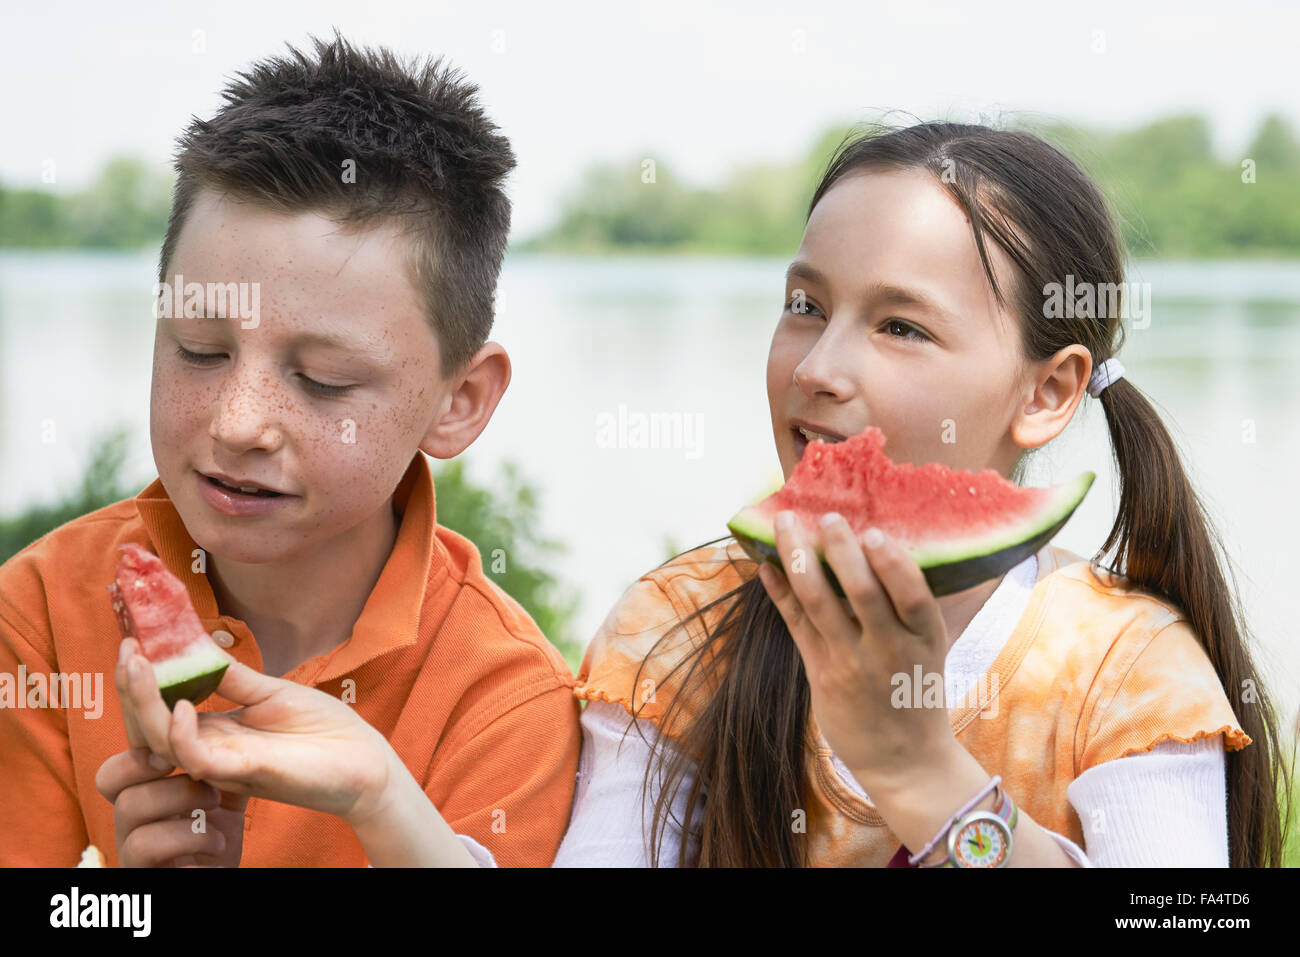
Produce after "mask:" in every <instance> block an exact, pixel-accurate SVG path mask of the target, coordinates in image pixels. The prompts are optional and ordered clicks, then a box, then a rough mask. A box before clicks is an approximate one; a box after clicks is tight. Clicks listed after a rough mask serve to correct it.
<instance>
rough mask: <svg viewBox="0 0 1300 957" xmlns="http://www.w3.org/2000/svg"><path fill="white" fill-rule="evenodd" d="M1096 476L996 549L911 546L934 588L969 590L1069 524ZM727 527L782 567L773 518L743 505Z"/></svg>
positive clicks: (757, 556)
mask: <svg viewBox="0 0 1300 957" xmlns="http://www.w3.org/2000/svg"><path fill="white" fill-rule="evenodd" d="M1095 479H1096V473H1094V472H1084V473H1082V474H1081V475H1080V476H1079V477H1078V478H1076V479H1075V480H1074V481H1072V482H1070V483H1068V484H1066V485H1061V486H1058V487H1059V488H1060V490H1061V494H1060V495H1059V496H1058V498H1057V502H1056V505H1055V507H1053V508H1050V509H1046V510H1044V511H1042V512H1040V513H1039V514H1038V515H1037V516H1035V521H1034V522H1032V523H1030V525H1029V528H1028V529H1025V528H1023V527H1021V530H1020V531H1019V532H1018V533H1014V534H1012V533H1009V534H1005V535H999V536H995V537H994V538H992V539H991V540H990V541H989V542H988V547H989V548H991V549H992V550H991V551H978V552H972V551H970V549H969V548H967V549H965V550H964V551H963V550H960V549H957V548H955V547H953V548H949V549H944V548H942V547H939V548H929V549H916V550H913V551H912V552H910V554H911V555H912V557H913V559H915V560H916V563H917V565H919V566H920V567H921V571H922V573H923V574H924V575H925V580H926V583H927V584H928V585H929V586H930V591H931V593H932V594H934V595H935V596H936V597H941V596H943V595H951V594H953V593H955V592H959V591H965V590H966V589H967V588H973V587H974V586H976V585H978V584H980V583H982V582H986V581H988V580H989V579H990V578H996V577H997V576H999V575H1002V574H1005V573H1006V572H1008V571H1010V570H1011V569H1012V568H1015V567H1016V566H1017V565H1019V564H1020V563H1021V562H1022V561H1024V560H1025V559H1026V558H1028V557H1029V556H1030V555H1033V554H1035V553H1036V552H1037V551H1038V550H1039V549H1040V548H1042V547H1043V546H1044V545H1046V544H1047V543H1048V542H1049V541H1051V540H1052V538H1053V537H1055V535H1056V533H1057V532H1059V531H1060V530H1061V529H1062V528H1064V527H1065V523H1066V522H1068V521H1069V520H1070V516H1071V515H1073V514H1074V511H1075V509H1077V508H1078V507H1079V504H1080V503H1081V502H1082V501H1083V498H1084V496H1085V495H1087V494H1088V490H1089V489H1090V488H1091V487H1092V483H1093V481H1094V480H1095ZM1045 523H1050V524H1045ZM727 528H728V529H730V530H731V533H732V534H733V535H735V537H736V541H737V542H738V543H739V544H740V547H741V548H742V549H744V551H745V553H746V554H747V555H748V556H749V557H750V558H751V559H753V560H754V561H756V562H764V561H765V562H769V563H771V564H773V565H775V566H776V567H778V568H782V564H781V558H780V555H779V554H778V553H777V550H776V543H775V532H774V529H773V528H772V523H771V521H770V520H768V519H765V518H762V517H760V516H758V515H756V514H754V512H753V507H752V506H746V508H744V509H742V510H741V511H740V512H739V513H738V514H737V515H736V517H735V518H733V519H732V520H731V521H730V522H728V523H727ZM1013 528H1015V527H1014V526H1013ZM817 557H818V558H819V559H821V565H822V571H823V573H825V574H826V577H827V580H828V582H829V583H830V586H831V588H832V589H833V590H834V591H835V592H836V594H839V595H843V594H844V589H843V588H842V587H841V586H840V583H839V581H838V580H836V578H835V575H834V573H833V572H832V571H831V568H830V566H829V565H828V564H827V563H826V561H825V559H824V558H823V556H822V554H821V551H820V549H819V550H818V552H817Z"/></svg>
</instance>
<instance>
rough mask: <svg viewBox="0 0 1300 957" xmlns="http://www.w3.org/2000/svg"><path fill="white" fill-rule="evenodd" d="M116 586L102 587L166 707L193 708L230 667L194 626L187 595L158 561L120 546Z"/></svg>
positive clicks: (196, 624) (196, 621) (142, 551)
mask: <svg viewBox="0 0 1300 957" xmlns="http://www.w3.org/2000/svg"><path fill="white" fill-rule="evenodd" d="M118 548H119V550H120V551H121V552H122V557H121V558H120V559H119V561H118V565H117V572H116V575H115V579H116V580H115V581H114V582H113V584H111V585H106V586H105V587H106V588H107V589H108V593H109V596H110V597H111V598H112V602H113V612H114V614H116V615H117V627H118V630H119V631H121V633H122V637H123V638H134V639H135V640H136V641H138V642H140V650H141V651H142V652H143V653H144V656H145V657H146V658H148V659H149V662H150V664H152V665H153V672H154V676H155V677H156V678H157V679H158V691H159V692H160V693H161V694H162V699H163V701H166V702H167V707H169V708H172V707H175V705H176V702H177V701H179V700H181V698H186V699H188V700H190V701H192V702H194V703H195V704H198V703H199V702H200V701H202V700H203V699H204V698H206V697H207V696H208V695H210V694H212V692H214V691H216V690H217V686H218V685H219V684H221V677H222V675H224V674H225V673H226V669H227V668H228V667H229V666H230V661H229V659H227V658H226V656H225V655H224V654H223V653H222V651H221V649H220V648H219V647H218V646H217V643H216V642H215V641H213V640H212V636H211V635H209V634H208V633H207V631H206V630H205V629H204V627H203V623H202V622H201V621H199V616H198V614H197V613H196V612H195V611H194V606H193V605H192V604H191V603H190V596H189V592H187V591H186V590H185V585H184V584H183V583H182V582H181V580H180V579H179V578H177V577H176V576H175V575H173V574H172V573H171V572H170V571H168V570H167V566H166V565H164V564H163V563H162V560H161V559H159V558H158V556H157V555H154V554H153V553H152V552H149V551H147V550H145V549H144V548H142V547H141V546H139V545H137V544H136V543H134V542H128V543H127V544H125V545H119V546H118Z"/></svg>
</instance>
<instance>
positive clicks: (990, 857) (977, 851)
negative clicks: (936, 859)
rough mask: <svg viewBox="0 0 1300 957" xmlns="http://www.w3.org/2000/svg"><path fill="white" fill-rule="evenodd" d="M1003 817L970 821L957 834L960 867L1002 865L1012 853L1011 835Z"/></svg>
mask: <svg viewBox="0 0 1300 957" xmlns="http://www.w3.org/2000/svg"><path fill="white" fill-rule="evenodd" d="M1005 828H1006V825H1005V824H1003V823H1002V821H1001V819H998V820H990V819H989V818H979V819H976V820H974V821H971V822H969V823H968V824H966V825H965V826H963V827H962V828H961V830H959V831H958V832H957V834H956V838H957V839H956V841H955V845H956V846H955V847H954V848H953V850H954V852H955V853H956V856H957V866H958V867H1001V866H1002V865H1003V863H1005V861H1006V859H1007V855H1008V854H1010V853H1011V843H1010V841H1008V840H1007V838H1008V837H1009V836H1010V835H1009V834H1008V833H1007V831H1006V829H1005Z"/></svg>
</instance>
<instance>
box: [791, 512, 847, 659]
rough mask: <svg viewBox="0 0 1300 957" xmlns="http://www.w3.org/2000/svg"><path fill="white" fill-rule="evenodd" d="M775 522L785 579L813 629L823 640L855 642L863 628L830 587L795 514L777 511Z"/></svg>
mask: <svg viewBox="0 0 1300 957" xmlns="http://www.w3.org/2000/svg"><path fill="white" fill-rule="evenodd" d="M774 524H775V527H776V547H777V551H778V553H779V554H780V556H781V562H782V564H783V565H784V566H785V568H786V569H787V572H786V579H787V580H788V581H789V583H790V588H791V589H792V590H793V592H794V599H795V600H796V601H797V602H798V604H799V607H800V608H801V610H802V611H803V614H804V615H806V616H807V619H808V621H809V623H810V625H811V628H812V630H814V631H816V632H817V633H818V635H819V636H820V638H821V640H822V641H823V642H841V643H842V642H848V641H856V640H857V637H858V635H859V633H860V630H859V628H858V626H857V625H855V624H854V623H853V622H852V621H851V620H850V619H849V616H848V615H847V614H846V613H845V611H844V606H843V604H841V602H840V599H839V596H838V595H836V594H835V592H834V591H833V590H832V589H831V586H830V582H828V581H827V580H826V575H825V574H824V573H823V572H822V564H821V559H820V558H818V556H817V550H816V549H815V548H814V547H813V545H812V543H811V542H809V541H808V539H807V537H806V535H805V533H804V530H803V528H802V527H801V526H800V524H799V522H798V521H797V520H796V519H795V516H794V513H793V512H780V513H778V514H777V517H776V522H775V523H774Z"/></svg>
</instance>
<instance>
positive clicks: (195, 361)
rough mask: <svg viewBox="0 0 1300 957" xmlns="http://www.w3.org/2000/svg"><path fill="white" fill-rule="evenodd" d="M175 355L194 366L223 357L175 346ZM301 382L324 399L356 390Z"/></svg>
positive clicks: (345, 386) (340, 386) (217, 353)
mask: <svg viewBox="0 0 1300 957" xmlns="http://www.w3.org/2000/svg"><path fill="white" fill-rule="evenodd" d="M176 354H177V355H178V356H180V357H181V359H182V360H184V361H185V362H188V363H190V364H191V365H196V366H202V365H207V361H208V360H209V359H220V358H221V357H222V356H223V355H225V353H224V352H190V350H189V349H186V348H185V347H184V346H177V347H176ZM302 381H303V382H305V383H307V388H309V389H311V390H312V391H313V392H315V393H316V394H317V395H320V396H323V397H326V398H338V397H340V396H344V395H347V394H348V393H349V392H351V391H352V390H353V389H355V388H356V386H354V385H326V384H325V383H324V382H317V381H316V380H315V379H309V378H307V376H303V377H302Z"/></svg>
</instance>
